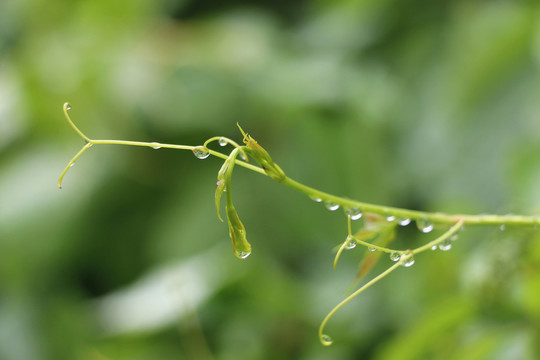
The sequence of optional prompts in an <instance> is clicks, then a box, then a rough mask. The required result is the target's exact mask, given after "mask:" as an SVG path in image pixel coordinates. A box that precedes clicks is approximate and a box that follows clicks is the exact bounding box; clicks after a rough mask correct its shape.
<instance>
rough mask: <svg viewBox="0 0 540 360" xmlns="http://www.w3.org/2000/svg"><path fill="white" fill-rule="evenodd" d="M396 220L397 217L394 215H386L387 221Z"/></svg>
mask: <svg viewBox="0 0 540 360" xmlns="http://www.w3.org/2000/svg"><path fill="white" fill-rule="evenodd" d="M394 220H396V217H395V216H394V215H390V216H387V217H386V221H389V222H392V221H394Z"/></svg>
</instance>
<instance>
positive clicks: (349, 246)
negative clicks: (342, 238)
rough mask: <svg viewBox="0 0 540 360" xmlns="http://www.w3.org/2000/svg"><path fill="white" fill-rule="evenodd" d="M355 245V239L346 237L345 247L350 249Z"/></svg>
mask: <svg viewBox="0 0 540 360" xmlns="http://www.w3.org/2000/svg"><path fill="white" fill-rule="evenodd" d="M355 247H356V240H354V239H353V238H350V239H348V240H347V244H346V245H345V249H346V250H351V249H354V248H355Z"/></svg>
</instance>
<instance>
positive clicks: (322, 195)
mask: <svg viewBox="0 0 540 360" xmlns="http://www.w3.org/2000/svg"><path fill="white" fill-rule="evenodd" d="M68 110H71V105H69V104H68V103H65V104H64V114H65V116H66V118H67V120H68V122H69V124H70V125H71V127H72V128H73V129H74V130H75V131H76V132H77V133H78V134H79V135H80V136H81V137H82V138H83V139H84V140H85V142H86V144H85V145H84V146H83V148H82V149H81V150H80V151H79V152H78V153H77V154H76V155H75V156H74V157H73V159H71V161H70V162H69V163H68V164H67V166H66V168H65V169H64V171H63V172H62V174H61V175H60V178H59V180H58V187H59V188H62V180H63V178H64V176H65V174H66V173H67V171H68V170H69V168H70V167H71V165H72V164H73V163H74V162H75V161H76V160H77V159H78V158H79V157H80V156H81V155H82V154H83V153H84V152H85V151H86V150H88V149H89V148H90V147H91V146H92V145H128V146H142V147H149V148H167V149H177V150H191V151H193V150H194V149H195V148H197V146H189V145H176V144H163V143H159V142H143V141H126V140H94V139H90V138H89V137H87V136H86V135H85V134H84V133H83V132H82V131H80V130H79V129H78V128H77V126H75V124H74V123H73V122H72V121H71V119H70V117H69V114H68ZM219 138H220V137H214V138H212V139H211V140H215V139H219ZM227 141H228V142H229V143H231V144H233V145H234V146H235V147H236V146H239V145H238V144H237V143H235V142H234V141H232V140H230V139H227ZM208 143H209V141H208V142H206V144H208ZM207 151H208V152H209V154H210V155H212V156H216V157H219V158H222V159H227V158H228V155H226V154H223V153H221V152H219V151H215V150H212V149H207ZM235 163H236V164H237V165H240V166H242V167H245V168H247V169H249V170H251V171H255V172H258V173H259V174H262V175H266V173H265V171H264V169H263V168H261V167H258V166H255V165H252V164H249V163H247V162H246V161H243V160H235ZM280 182H281V183H282V184H283V185H286V186H288V187H290V188H292V189H294V190H297V191H299V192H301V193H303V194H305V195H307V196H309V197H310V198H312V199H317V201H320V202H324V203H334V204H337V205H339V206H341V207H342V208H345V209H359V210H361V211H363V212H373V213H376V214H381V215H384V216H395V217H397V218H405V219H411V220H418V219H423V220H428V221H431V222H432V223H434V224H438V225H452V224H455V223H456V222H457V221H458V220H459V219H463V222H464V224H465V225H506V226H511V225H517V226H534V225H540V216H524V215H485V214H482V215H465V214H445V213H441V212H426V211H417V210H409V209H402V208H396V207H390V206H382V205H376V204H369V203H365V202H360V201H356V200H351V199H347V198H344V197H339V196H335V195H332V194H328V193H326V192H323V191H320V190H317V189H314V188H312V187H309V186H307V185H304V184H301V183H299V182H298V181H295V180H293V179H291V178H289V177H285V178H284V179H283V180H282V181H280Z"/></svg>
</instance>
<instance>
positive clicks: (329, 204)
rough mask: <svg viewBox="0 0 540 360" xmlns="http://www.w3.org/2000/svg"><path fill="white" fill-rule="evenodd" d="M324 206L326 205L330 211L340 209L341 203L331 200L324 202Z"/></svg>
mask: <svg viewBox="0 0 540 360" xmlns="http://www.w3.org/2000/svg"><path fill="white" fill-rule="evenodd" d="M324 206H326V208H327V209H328V210H330V211H336V210H337V209H339V204H336V203H334V202H331V201H327V202H326V203H324Z"/></svg>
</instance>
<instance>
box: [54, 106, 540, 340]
mask: <svg viewBox="0 0 540 360" xmlns="http://www.w3.org/2000/svg"><path fill="white" fill-rule="evenodd" d="M69 110H71V105H70V104H69V103H65V104H64V106H63V111H64V115H65V117H66V119H67V121H68V123H69V125H70V126H71V127H72V128H73V129H74V130H75V131H76V132H77V134H78V135H79V136H80V137H81V138H82V139H83V140H84V141H85V144H84V145H83V147H82V148H81V149H80V150H79V152H77V153H76V154H75V156H74V157H73V158H72V159H71V160H70V161H69V163H68V164H67V165H66V167H65V168H64V170H63V171H62V173H61V175H60V177H59V179H58V187H59V188H60V189H61V188H62V181H63V179H64V176H65V175H66V173H67V171H68V170H69V169H70V167H71V166H73V164H74V163H75V161H76V160H77V159H78V158H79V157H80V156H81V155H82V154H83V153H84V152H85V151H86V150H88V149H90V148H91V147H92V146H93V145H127V146H142V147H150V148H154V149H159V148H168V149H177V150H190V151H192V152H193V154H194V155H195V156H196V157H197V158H199V159H206V158H208V157H209V156H215V157H219V158H222V159H224V160H225V161H224V163H223V165H222V167H221V169H220V170H219V171H218V176H217V183H216V192H215V205H216V211H217V216H218V218H219V219H220V220H221V221H223V219H222V217H221V214H220V205H221V198H222V196H223V194H225V202H226V203H225V214H226V218H227V224H228V227H229V235H230V237H231V240H232V245H233V252H234V254H235V255H236V256H237V257H238V258H240V259H245V258H247V257H248V256H249V255H250V254H251V244H250V243H249V242H248V241H247V237H246V230H245V227H244V225H243V223H242V222H241V220H240V217H239V216H238V213H237V212H236V209H235V207H234V205H233V201H232V191H231V182H232V173H233V169H234V167H235V165H238V166H242V167H244V168H246V169H248V170H251V171H254V172H257V173H259V174H262V175H266V176H269V177H270V178H272V179H273V180H275V181H277V182H279V183H281V184H283V185H285V186H287V187H289V188H292V189H293V190H296V191H299V192H301V193H303V194H305V195H307V196H308V197H309V198H311V199H312V200H314V201H316V202H321V203H324V204H325V206H326V208H328V209H329V210H331V211H335V210H337V209H339V208H340V207H341V208H343V209H344V210H345V215H346V218H347V230H348V234H347V237H346V239H345V241H344V242H343V243H342V244H341V245H340V246H339V248H338V249H337V253H336V256H335V258H334V263H333V265H334V268H335V267H336V266H337V262H338V260H339V257H340V255H341V254H342V253H343V251H345V250H349V249H352V248H354V247H356V246H357V245H360V246H364V247H367V248H368V249H369V252H368V253H367V255H366V259H367V258H368V256H369V255H370V254H377V255H372V256H371V258H370V259H369V260H370V261H366V259H365V260H364V266H363V267H362V268H361V269H360V272H359V274H358V277H357V278H360V277H361V276H362V275H364V274H365V273H366V272H367V270H369V268H370V267H371V266H373V264H374V263H375V261H377V260H378V258H379V257H380V254H381V253H387V254H388V255H389V258H390V260H391V261H393V262H394V263H393V264H392V265H391V266H389V267H388V268H387V269H386V270H385V271H383V272H382V273H380V274H379V275H377V276H376V277H374V278H373V279H371V280H370V281H368V282H367V283H365V284H364V285H363V286H361V287H360V288H358V289H357V290H356V291H354V292H353V293H352V294H350V295H349V296H347V297H346V298H345V299H344V300H342V301H341V302H340V303H339V304H338V305H336V306H335V307H334V308H333V309H332V310H331V311H330V312H329V313H328V314H327V315H326V317H325V318H324V319H323V321H322V322H321V325H320V327H319V339H320V341H321V343H322V344H323V345H326V346H328V345H331V344H332V342H333V340H332V339H331V337H330V336H328V335H327V334H326V333H325V332H324V328H325V326H326V324H327V323H328V321H329V320H330V318H331V317H332V316H333V315H334V314H335V313H336V312H337V311H338V310H339V309H341V308H342V307H343V306H344V305H345V304H347V303H348V302H349V301H351V300H352V299H354V298H355V297H356V296H358V295H359V294H360V293H362V292H363V291H365V290H366V289H368V288H369V287H370V286H372V285H373V284H375V283H377V282H378V281H379V280H381V279H383V278H384V277H386V276H387V275H389V274H390V273H392V272H393V271H394V270H396V269H397V268H399V267H400V266H403V267H410V266H412V265H413V264H414V262H415V255H417V254H420V253H422V252H424V251H426V250H430V249H431V250H435V249H441V250H443V251H445V250H449V249H450V248H451V247H452V242H453V241H455V240H456V239H457V237H458V232H459V231H460V229H463V227H464V226H472V225H497V226H505V227H506V226H534V227H537V226H538V225H539V224H540V216H524V215H486V214H482V215H466V214H446V213H441V212H425V211H417V210H409V209H402V208H396V207H389V206H382V205H376V204H370V203H365V202H360V201H356V200H352V199H348V198H344V197H339V196H335V195H332V194H329V193H326V192H323V191H320V190H317V189H314V188H312V187H309V186H307V185H304V184H302V183H300V182H297V181H295V180H293V179H291V178H289V177H287V175H286V174H285V172H284V171H283V170H282V169H281V168H280V167H279V166H278V165H277V164H276V163H275V162H274V161H273V160H272V158H271V157H270V155H269V154H268V152H267V151H266V150H265V149H264V148H263V147H262V146H261V145H259V144H258V142H257V141H256V140H255V139H253V138H252V137H251V136H250V135H249V134H247V133H245V132H244V130H243V129H242V128H241V127H240V126H239V125H238V128H239V129H240V131H241V133H242V135H243V145H240V144H238V143H237V142H235V141H234V140H232V139H229V138H226V137H223V136H216V137H212V138H210V139H208V140H206V141H205V142H204V143H203V145H198V146H190V145H176V144H165V143H160V142H141V141H126V140H103V139H97V140H96V139H91V138H89V137H88V136H86V135H85V134H84V133H83V132H82V131H81V130H79V128H78V127H77V126H76V125H75V124H74V123H73V121H72V120H71V118H70V116H69V113H68V112H69ZM212 142H218V144H219V145H220V146H222V147H225V146H227V145H231V146H232V147H233V150H232V151H231V152H230V154H229V155H227V154H224V153H222V152H219V151H216V150H212V149H210V148H209V147H208V145H209V144H211V143H212ZM238 157H240V159H239V158H238ZM249 158H252V159H253V160H255V162H256V163H257V164H258V165H259V166H256V165H252V164H250V163H249V162H248V161H249ZM361 218H363V219H364V221H363V227H361V229H360V230H359V231H358V232H356V233H353V231H352V225H351V223H352V221H355V220H359V219H361ZM412 221H415V222H416V225H417V227H418V229H419V230H420V231H422V232H424V233H429V232H431V231H432V230H433V229H434V228H441V229H446V231H445V232H444V233H443V234H442V235H440V236H439V237H437V238H436V239H434V240H432V241H430V242H428V243H426V244H424V245H422V246H419V247H417V248H415V249H405V250H400V249H393V248H390V247H388V244H389V243H390V242H391V241H392V240H393V239H394V237H395V229H396V227H397V226H407V225H409V224H410V223H411V222H412Z"/></svg>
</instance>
